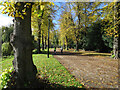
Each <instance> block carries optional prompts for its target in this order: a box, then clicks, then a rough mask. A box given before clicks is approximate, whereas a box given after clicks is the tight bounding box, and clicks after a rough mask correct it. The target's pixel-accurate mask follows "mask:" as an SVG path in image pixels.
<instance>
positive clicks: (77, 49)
mask: <svg viewBox="0 0 120 90" xmlns="http://www.w3.org/2000/svg"><path fill="white" fill-rule="evenodd" d="M78 44H79V42H78V40H76V51H79V48H78Z"/></svg>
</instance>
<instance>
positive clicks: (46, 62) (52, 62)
mask: <svg viewBox="0 0 120 90" xmlns="http://www.w3.org/2000/svg"><path fill="white" fill-rule="evenodd" d="M12 60H13V56H12V57H9V58H4V60H3V61H1V62H0V64H2V71H4V69H6V68H9V67H11V66H12ZM33 61H34V64H35V65H36V66H37V70H38V77H39V78H41V79H45V80H48V81H49V82H50V83H54V84H55V85H56V86H55V87H57V85H61V86H64V87H76V88H81V87H82V84H80V82H79V81H77V80H76V79H75V78H74V77H73V76H72V75H70V73H69V72H68V71H67V70H66V68H65V67H64V66H62V65H61V64H60V63H59V62H58V61H57V60H56V59H55V58H54V57H53V56H52V55H50V58H47V55H46V54H33ZM1 73H2V72H0V74H1Z"/></svg>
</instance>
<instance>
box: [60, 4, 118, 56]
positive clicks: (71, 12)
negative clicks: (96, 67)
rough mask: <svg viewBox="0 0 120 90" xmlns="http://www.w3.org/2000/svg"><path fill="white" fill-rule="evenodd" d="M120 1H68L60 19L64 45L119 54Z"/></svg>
mask: <svg viewBox="0 0 120 90" xmlns="http://www.w3.org/2000/svg"><path fill="white" fill-rule="evenodd" d="M119 7H120V5H119V3H116V2H112V3H101V2H75V3H66V5H65V7H64V10H63V11H62V14H61V18H60V20H59V22H60V23H59V25H60V39H61V42H63V43H62V45H63V46H64V45H65V46H66V48H67V49H68V47H71V44H73V45H74V46H72V47H76V50H77V51H78V50H79V49H85V50H96V51H99V52H110V51H112V50H113V55H114V58H118V49H120V48H118V47H119V46H120V45H119V44H118V41H120V39H119V32H118V31H119V13H118V11H119V9H118V8H119Z"/></svg>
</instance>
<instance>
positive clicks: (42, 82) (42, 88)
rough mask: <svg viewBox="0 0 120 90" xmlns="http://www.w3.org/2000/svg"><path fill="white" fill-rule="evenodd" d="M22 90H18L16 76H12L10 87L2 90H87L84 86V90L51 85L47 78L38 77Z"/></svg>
mask: <svg viewBox="0 0 120 90" xmlns="http://www.w3.org/2000/svg"><path fill="white" fill-rule="evenodd" d="M23 85H25V86H22V88H16V79H15V74H13V75H12V78H11V79H10V81H9V82H8V87H7V88H6V89H2V90H22V89H25V90H26V89H37V90H79V89H80V90H86V89H85V87H84V86H82V87H83V88H78V87H74V86H64V85H60V84H56V83H50V82H49V80H48V79H47V78H39V75H37V77H36V80H34V81H28V82H26V83H24V84H23Z"/></svg>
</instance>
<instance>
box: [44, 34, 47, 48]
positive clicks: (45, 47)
mask: <svg viewBox="0 0 120 90" xmlns="http://www.w3.org/2000/svg"><path fill="white" fill-rule="evenodd" d="M46 41H47V38H46V36H45V45H44V46H45V49H46V48H47V45H46Z"/></svg>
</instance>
